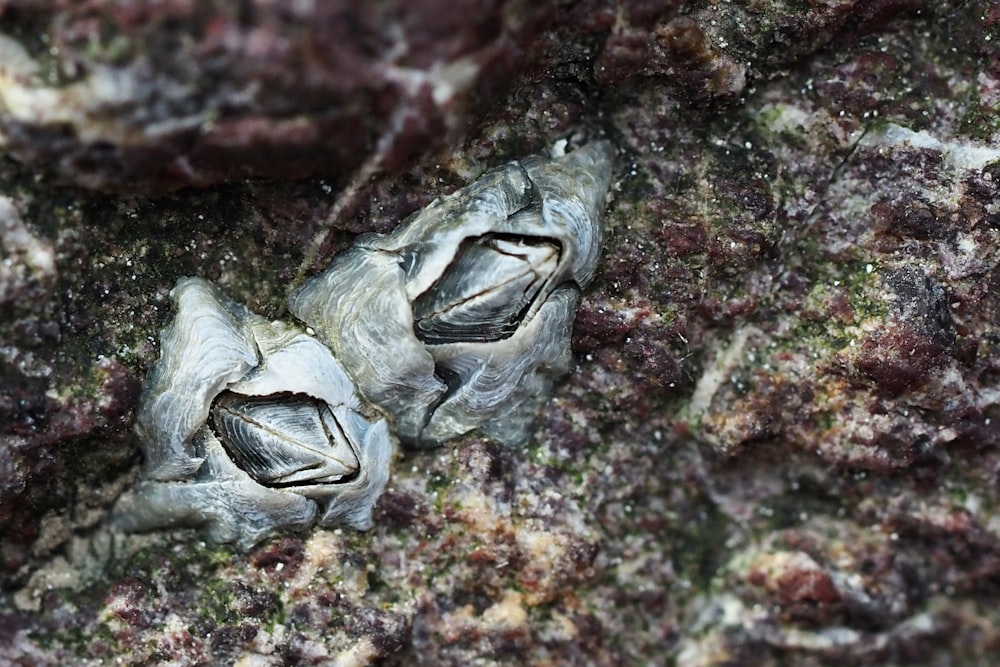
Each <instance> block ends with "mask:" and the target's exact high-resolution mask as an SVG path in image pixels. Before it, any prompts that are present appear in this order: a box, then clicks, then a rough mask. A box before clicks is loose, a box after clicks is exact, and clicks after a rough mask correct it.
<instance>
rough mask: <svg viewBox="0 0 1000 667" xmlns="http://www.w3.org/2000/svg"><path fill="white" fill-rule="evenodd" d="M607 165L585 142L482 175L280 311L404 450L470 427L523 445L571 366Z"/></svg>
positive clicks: (375, 239)
mask: <svg viewBox="0 0 1000 667" xmlns="http://www.w3.org/2000/svg"><path fill="white" fill-rule="evenodd" d="M611 161H612V151H611V146H610V145H609V144H608V143H607V142H595V143H592V144H589V145H587V146H584V147H582V148H580V149H577V150H576V151H573V152H572V153H569V154H566V155H564V156H562V157H558V158H553V159H543V158H528V159H524V160H520V161H516V162H511V163H509V164H506V165H504V166H502V167H499V168H497V169H494V170H491V171H489V172H487V173H486V174H484V175H483V176H482V177H481V178H479V179H478V180H476V181H475V182H473V183H471V184H470V185H468V186H466V187H464V188H462V189H460V190H458V191H457V192H455V193H453V194H451V195H449V196H447V197H444V198H441V199H438V200H435V201H434V202H432V203H431V204H430V205H429V206H427V208H425V209H423V210H422V211H420V212H418V213H417V214H416V215H414V216H413V217H411V218H410V219H409V220H408V221H406V222H404V223H403V224H401V225H400V226H399V227H398V228H397V229H395V230H394V231H393V232H391V233H390V234H387V235H377V234H368V235H364V236H361V237H359V238H358V240H357V241H356V243H355V245H354V246H352V247H351V248H349V249H348V250H346V251H345V252H343V253H341V254H340V255H338V256H336V257H335V258H334V259H333V262H332V263H331V264H330V266H329V267H328V269H327V270H326V271H325V272H323V273H322V274H320V275H318V276H316V277H314V278H313V279H311V280H309V281H308V282H307V283H305V284H304V285H303V286H302V287H300V288H299V289H297V290H295V291H294V292H293V293H292V295H291V297H290V300H289V303H290V307H291V311H292V313H293V314H294V315H295V316H296V317H298V318H299V319H300V320H302V321H303V322H305V323H306V324H307V325H309V326H310V327H312V328H313V329H314V330H315V331H316V334H317V336H318V337H319V338H320V339H321V340H322V341H323V342H325V343H326V344H327V345H328V346H329V347H330V349H331V350H332V351H333V353H334V356H336V357H337V359H338V360H339V361H340V362H341V363H342V364H343V365H344V368H345V369H346V370H347V371H348V373H349V374H350V375H351V377H352V378H353V379H354V381H355V382H356V383H357V386H358V388H359V389H360V391H361V393H362V394H363V395H364V396H365V397H366V398H367V399H368V400H370V401H372V402H373V403H374V404H376V405H377V406H379V407H380V408H381V409H382V410H384V411H385V412H386V413H387V414H388V415H389V417H390V420H391V422H392V425H393V428H394V431H395V433H396V434H397V435H398V436H399V437H400V438H401V439H403V440H404V441H406V442H408V443H409V444H412V445H415V446H433V445H437V444H440V443H442V442H444V441H445V440H448V439H450V438H453V437H456V436H459V435H462V434H464V433H467V432H469V431H472V430H474V429H480V430H481V431H482V432H483V433H484V434H485V435H487V436H489V437H491V438H493V439H496V440H498V441H501V442H504V443H517V442H521V441H523V440H524V439H525V438H526V437H527V435H528V433H529V431H530V428H531V425H532V422H533V420H534V417H535V414H536V413H537V411H538V407H539V405H540V404H541V403H542V402H543V401H545V400H546V399H547V398H548V396H549V394H550V392H551V389H552V384H553V382H554V380H555V378H557V377H558V376H560V375H562V374H564V373H565V372H566V371H567V370H568V367H569V363H570V360H571V354H570V349H569V341H570V335H571V333H572V322H573V318H574V315H575V311H576V306H577V303H578V300H579V295H580V290H581V289H582V288H584V287H585V286H586V285H587V284H588V283H589V282H590V280H591V279H592V278H593V275H594V271H595V269H596V266H597V261H598V258H599V256H600V252H601V246H602V243H603V236H604V234H603V228H602V224H601V213H602V211H603V208H604V199H605V195H606V193H607V190H608V186H609V182H610V178H611ZM477 318H481V319H480V320H479V321H477Z"/></svg>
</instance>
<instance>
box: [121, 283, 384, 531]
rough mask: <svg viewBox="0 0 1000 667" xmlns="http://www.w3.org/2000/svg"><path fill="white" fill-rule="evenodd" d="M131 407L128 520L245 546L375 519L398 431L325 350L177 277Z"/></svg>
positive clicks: (124, 513)
mask: <svg viewBox="0 0 1000 667" xmlns="http://www.w3.org/2000/svg"><path fill="white" fill-rule="evenodd" d="M173 299H174V301H175V303H176V308H177V312H176V316H175V319H174V322H173V324H172V325H171V326H170V327H168V328H167V329H166V330H164V332H163V335H162V352H161V357H160V360H159V362H158V363H157V364H156V366H155V367H154V368H153V370H152V372H151V373H150V376H149V378H148V380H147V383H146V387H145V389H144V391H143V396H142V398H141V401H140V408H139V413H138V415H137V418H136V433H137V434H138V436H139V442H140V445H141V446H142V448H143V452H144V454H145V468H144V480H143V481H142V482H140V483H139V484H138V485H137V487H136V488H135V489H134V490H133V491H130V492H129V493H127V494H125V495H124V496H123V497H122V498H121V500H120V501H119V503H118V505H117V507H116V521H117V522H118V523H119V525H120V526H122V527H123V528H124V529H126V530H150V529H156V528H165V527H175V526H200V527H202V528H204V530H205V531H206V533H207V534H208V536H209V537H210V538H211V539H213V540H214V541H216V542H237V543H239V544H240V546H242V547H244V548H246V547H249V546H251V545H253V544H254V543H256V542H258V541H260V540H261V539H264V538H265V537H267V536H268V535H271V534H272V533H275V532H277V531H279V530H285V529H291V530H301V529H305V528H308V527H309V526H311V525H313V524H315V523H317V522H318V523H319V524H320V525H324V526H333V525H341V524H344V525H348V526H352V527H354V528H358V529H362V530H364V529H367V528H369V527H371V523H372V519H371V513H372V507H373V505H374V503H375V501H376V500H377V498H378V496H379V495H380V494H381V493H382V490H383V489H384V488H385V484H386V482H387V480H388V474H389V458H390V455H391V451H392V450H391V443H390V441H389V434H388V429H387V426H386V423H385V421H384V420H379V421H377V422H375V423H372V422H370V421H368V419H366V418H365V417H364V415H362V413H361V404H360V402H359V399H358V397H357V395H356V393H355V389H354V383H353V382H352V381H351V379H350V378H349V377H348V376H347V375H346V373H345V372H344V370H343V369H342V368H341V367H340V365H339V364H338V363H337V361H336V360H335V359H334V358H333V356H332V355H331V354H330V351H329V350H328V349H327V348H326V347H325V346H323V345H322V344H321V343H320V342H318V341H317V340H316V339H315V338H312V337H311V336H308V335H306V334H305V333H304V332H303V331H301V330H299V329H298V328H296V327H292V326H289V325H286V324H283V323H281V322H268V321H267V320H265V319H264V318H262V317H260V316H258V315H255V314H253V313H251V312H250V311H249V310H248V309H247V308H245V307H244V306H242V305H240V304H238V303H235V302H233V301H230V300H229V299H227V298H225V297H224V296H223V295H222V294H221V293H220V292H219V291H218V290H217V289H216V288H214V287H213V286H212V285H210V284H209V283H207V282H205V281H203V280H200V279H197V278H183V279H181V280H180V281H179V282H178V283H177V286H176V287H175V289H174V292H173Z"/></svg>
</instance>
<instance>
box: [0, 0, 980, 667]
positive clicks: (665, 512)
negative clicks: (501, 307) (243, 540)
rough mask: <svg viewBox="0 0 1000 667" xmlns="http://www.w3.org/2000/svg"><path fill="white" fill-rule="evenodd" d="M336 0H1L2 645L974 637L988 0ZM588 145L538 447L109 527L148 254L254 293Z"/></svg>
mask: <svg viewBox="0 0 1000 667" xmlns="http://www.w3.org/2000/svg"><path fill="white" fill-rule="evenodd" d="M355 4H357V3H343V5H342V6H341V5H340V4H338V3H332V4H329V3H327V4H324V5H323V6H324V7H327V8H328V9H323V10H322V11H323V12H326V13H325V14H324V15H323V17H321V18H322V20H319V17H317V16H316V14H315V13H313V14H311V13H310V12H319V11H321V10H319V9H316V8H313V6H312V5H311V4H310V3H293V4H292V5H288V7H293V6H294V7H295V9H284V8H283V7H284V5H282V4H281V3H265V2H251V3H242V4H241V5H239V8H240V9H239V10H238V11H237V10H236V9H234V7H236V5H231V4H229V3H221V2H220V3H207V4H206V5H197V4H195V3H185V2H176V3H139V2H131V1H122V2H93V3H66V7H62V6H61V5H60V4H59V3H56V6H58V7H59V11H57V9H55V8H53V7H48V6H46V5H45V4H44V3H36V2H30V1H20V2H19V1H16V0H7V1H3V0H0V53H2V54H3V56H4V57H3V58H0V250H2V255H0V584H2V589H0V663H13V664H20V665H48V664H82V665H98V664H106V663H111V662H113V661H116V660H119V661H122V662H125V663H127V664H178V665H188V664H233V663H239V664H245V665H282V664H375V663H378V664H390V665H394V664H398V665H403V664H414V663H418V664H419V663H424V664H446V665H447V664H455V665H459V664H461V665H469V664H482V665H486V664H546V663H547V664H560V665H561V664H567V665H569V664H597V665H620V664H678V665H685V666H687V665H691V666H703V665H706V666H707V665H754V666H756V665H787V664H796V665H872V664H879V665H941V664H993V663H996V662H1000V650H998V648H997V647H998V646H1000V632H998V630H997V628H1000V612H998V611H997V610H998V609H1000V522H998V521H997V520H996V519H995V518H994V514H995V511H996V508H997V501H998V494H1000V488H998V477H997V471H998V470H1000V447H998V445H1000V329H998V327H1000V203H998V202H1000V11H998V10H997V8H996V7H995V6H993V5H992V4H991V3H988V2H985V1H973V2H958V1H957V0H956V1H954V2H944V3H927V2H921V1H919V0H881V1H878V2H860V1H851V0H844V1H841V2H825V3H804V4H803V3H788V2H753V3H739V4H737V3H723V2H720V3H710V2H691V3H681V2H676V1H671V0H661V1H650V0H621V1H619V2H615V1H613V0H591V1H587V2H577V3H556V2H553V3H548V4H547V5H543V4H537V3H516V2H492V3H490V2H482V3H476V2H469V3H465V4H467V5H468V6H469V7H474V9H469V10H463V11H462V12H459V11H458V10H451V9H445V8H449V7H451V4H450V3H439V2H423V1H422V2H417V3H402V2H399V3H379V4H378V5H377V7H378V9H373V10H364V11H362V10H356V9H353V8H352V6H353V5H355ZM320 6H321V4H320V3H317V4H316V7H320ZM404 6H405V7H406V10H405V11H404V10H403V9H401V8H402V7H404ZM442 16H445V18H447V19H448V20H447V21H445V20H442ZM456 17H468V18H462V19H461V20H458V19H457V18H456ZM373 35H374V36H377V37H378V38H377V39H375V38H373ZM370 38H371V40H370ZM369 40H370V41H369ZM351 68H356V69H351ZM346 71H352V72H355V73H356V75H357V76H356V77H345V75H344V72H346ZM393 77H396V78H393ZM435 77H443V78H435ZM435 85H444V86H445V87H446V88H447V91H444V92H448V93H449V95H450V96H449V95H444V96H443V97H442V96H440V95H438V96H435V95H434V92H435V91H436V92H438V93H442V94H443V92H442V91H443V90H444V89H442V88H435V87H434V86H435ZM427 86H429V88H428V87H427ZM448 86H450V87H448ZM126 93H128V94H127V95H126ZM428 96H429V97H428ZM421 100H423V101H421ZM595 138H607V139H609V140H611V141H612V142H613V143H614V144H615V145H616V146H617V147H618V164H617V170H616V178H615V181H614V184H613V190H614V192H613V194H612V198H611V200H610V203H609V208H608V216H607V220H608V225H609V228H610V231H609V239H608V242H607V245H606V248H605V254H604V258H603V260H602V264H601V268H600V269H599V272H598V276H597V278H596V279H595V282H594V285H593V286H592V287H591V289H590V290H589V291H588V293H587V294H585V296H584V299H583V303H582V305H581V308H580V311H579V314H578V317H577V320H576V326H575V332H574V338H573V348H574V352H575V354H576V361H577V363H576V368H575V369H574V372H573V373H572V374H571V375H570V376H569V377H568V378H567V380H566V381H565V382H563V383H562V385H561V386H560V387H559V388H558V390H557V392H556V395H555V396H554V398H553V399H552V401H551V402H550V404H549V405H548V406H547V407H546V410H545V411H544V414H543V415H542V416H541V418H540V419H539V422H538V425H537V429H536V431H535V433H534V437H533V438H532V439H531V440H530V441H529V443H528V444H527V445H526V446H525V447H523V448H505V447H502V446H499V445H497V444H495V443H491V442H488V441H486V440H483V439H480V438H476V437H469V438H465V439H463V440H460V441H457V442H454V443H452V444H450V445H448V446H446V447H443V448H440V449H436V450H430V451H426V452H401V453H400V454H399V455H398V457H397V458H396V460H395V462H394V469H393V476H392V479H391V480H390V483H389V489H388V491H387V492H386V494H385V495H384V496H383V497H382V498H381V500H380V501H379V503H378V505H377V507H376V512H375V528H374V529H373V530H372V531H371V532H369V533H355V532H351V531H346V530H345V531H323V530H318V531H314V532H312V533H309V534H303V535H288V536H285V537H282V538H278V539H276V540H273V541H271V542H268V543H265V544H262V545H260V546H259V547H257V548H255V549H253V550H251V551H250V552H248V553H238V552H230V551H227V550H225V549H217V548H213V547H209V546H206V545H204V544H202V543H200V542H199V541H198V539H197V538H196V537H195V536H193V535H192V534H190V533H184V532H181V533H171V534H164V533H154V534H150V535H146V536H138V537H136V536H131V537H127V536H123V535H119V534H116V533H114V532H113V531H112V530H111V529H110V528H109V526H108V524H107V521H106V518H107V511H108V509H109V508H110V506H111V505H112V503H113V502H114V500H115V498H116V497H117V496H118V495H119V494H120V493H121V491H122V490H123V489H125V488H127V487H128V486H129V485H131V484H133V483H134V481H135V479H136V474H137V470H138V465H139V454H138V448H137V447H136V446H135V442H134V438H133V436H132V435H131V431H130V429H131V424H132V419H133V411H134V408H135V401H136V396H137V389H138V386H139V382H140V381H141V378H142V377H143V375H144V373H145V372H146V370H147V368H148V367H149V365H150V364H151V363H152V361H153V360H155V358H156V356H157V350H156V341H157V335H158V330H159V328H160V327H161V326H162V325H163V324H164V323H165V322H166V321H167V319H168V318H169V312H168V311H169V299H168V298H167V291H168V290H169V288H170V286H171V285H173V283H174V282H175V279H176V278H177V277H178V276H181V275H198V276H201V277H204V278H206V279H210V280H213V281H216V282H218V283H219V284H220V285H221V286H222V287H223V288H224V289H225V290H226V292H227V293H229V294H231V295H232V296H233V298H235V299H237V300H238V301H240V302H243V303H246V304H248V306H249V307H250V308H251V309H253V310H254V311H255V312H260V313H262V314H264V315H265V316H268V317H285V316H286V315H287V312H286V310H285V306H284V304H285V299H286V296H287V294H288V292H289V291H290V290H291V289H292V288H293V287H294V286H295V285H297V284H298V283H299V282H300V281H301V280H302V279H303V278H304V277H305V276H307V275H311V274H313V273H315V272H316V271H318V270H320V269H321V268H322V267H323V266H325V264H326V263H327V262H328V260H329V258H330V257H331V256H332V255H333V254H334V253H335V252H337V251H338V250H340V249H342V248H344V247H345V246H346V245H347V244H349V243H350V242H351V240H352V239H353V238H354V236H355V235H356V234H358V233H360V232H363V231H371V230H375V231H387V230H388V229H391V228H392V227H393V226H394V225H395V224H396V223H397V222H398V221H399V220H401V219H402V218H403V217H405V215H407V214H409V213H410V212H412V211H414V210H416V209H417V208H419V207H421V206H423V205H425V204H426V203H428V202H429V201H430V200H431V199H433V198H434V197H435V196H437V195H439V194H442V193H446V192H450V191H452V190H454V189H456V188H457V187H459V186H460V185H461V184H463V183H465V182H468V181H469V180H471V179H472V178H475V177H476V176H477V175H478V174H479V173H481V172H482V171H483V170H484V169H485V168H487V167H489V166H493V165H496V164H500V163H502V162H504V161H505V160H508V159H512V158H518V157H523V156H525V155H527V154H530V153H533V152H534V153H543V152H545V151H547V150H549V148H550V147H551V146H552V145H553V144H555V143H556V142H559V141H562V140H568V141H569V143H570V144H571V145H576V144H580V143H584V142H586V141H588V140H592V139H595ZM244 176H253V177H255V180H252V181H246V180H239V179H241V178H243V177H244ZM292 179H298V180H292ZM209 184H214V185H210V186H209ZM191 185H197V186H204V187H202V188H201V189H185V190H177V189H176V188H178V187H180V186H191ZM94 190H98V191H101V192H100V193H95V192H94ZM137 192H143V194H141V195H140V194H137Z"/></svg>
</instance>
